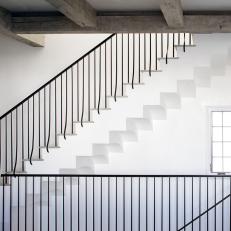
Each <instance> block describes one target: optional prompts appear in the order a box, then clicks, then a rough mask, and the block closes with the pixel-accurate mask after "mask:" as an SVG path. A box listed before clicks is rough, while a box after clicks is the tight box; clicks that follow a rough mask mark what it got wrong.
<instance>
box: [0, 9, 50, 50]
mask: <svg viewBox="0 0 231 231" xmlns="http://www.w3.org/2000/svg"><path fill="white" fill-rule="evenodd" d="M11 28H12V16H11V14H10V12H9V11H7V10H5V9H3V8H0V33H2V34H4V35H6V36H9V37H11V38H13V39H15V40H17V41H20V42H23V43H25V44H27V45H30V46H33V47H43V46H44V41H45V36H44V35H25V34H21V35H19V34H16V33H13V32H12V30H11Z"/></svg>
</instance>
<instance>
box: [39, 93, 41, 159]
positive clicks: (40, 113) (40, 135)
mask: <svg viewBox="0 0 231 231" xmlns="http://www.w3.org/2000/svg"><path fill="white" fill-rule="evenodd" d="M38 144H39V150H38V152H39V159H41V148H40V147H41V95H40V91H39V92H38Z"/></svg>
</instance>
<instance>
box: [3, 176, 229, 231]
mask: <svg viewBox="0 0 231 231" xmlns="http://www.w3.org/2000/svg"><path fill="white" fill-rule="evenodd" d="M3 178H4V181H3V184H2V186H1V187H0V201H1V203H0V223H1V230H2V231H8V230H13V231H14V230H19V231H20V230H36V231H37V230H42V231H44V230H55V231H56V230H68V231H72V230H73V231H75V230H76V231H77V230H78V231H79V230H81V231H85V230H86V231H87V230H89V231H90V230H108V231H109V230H113V231H114V230H123V231H127V230H129V231H130V230H147V231H153V230H155V231H171V230H172V231H179V230H194V231H196V230H201V231H205V230H209V231H211V230H217V231H218V230H219V231H226V230H227V231H228V230H230V222H231V220H230V216H231V200H230V193H231V176H217V175H216V176H215V175H4V176H3Z"/></svg>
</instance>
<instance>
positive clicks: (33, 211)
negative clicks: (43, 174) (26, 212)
mask: <svg viewBox="0 0 231 231" xmlns="http://www.w3.org/2000/svg"><path fill="white" fill-rule="evenodd" d="M34 197H35V195H34V176H33V177H32V228H33V231H34V230H35V217H34V215H35V206H34ZM48 207H49V206H48ZM48 230H49V229H48Z"/></svg>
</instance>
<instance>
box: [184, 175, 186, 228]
mask: <svg viewBox="0 0 231 231" xmlns="http://www.w3.org/2000/svg"><path fill="white" fill-rule="evenodd" d="M185 225H186V182H185V177H184V226H185Z"/></svg>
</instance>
